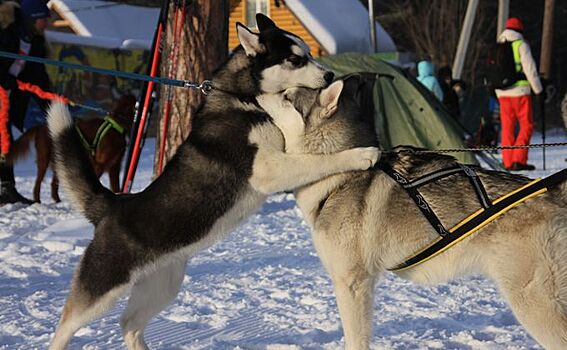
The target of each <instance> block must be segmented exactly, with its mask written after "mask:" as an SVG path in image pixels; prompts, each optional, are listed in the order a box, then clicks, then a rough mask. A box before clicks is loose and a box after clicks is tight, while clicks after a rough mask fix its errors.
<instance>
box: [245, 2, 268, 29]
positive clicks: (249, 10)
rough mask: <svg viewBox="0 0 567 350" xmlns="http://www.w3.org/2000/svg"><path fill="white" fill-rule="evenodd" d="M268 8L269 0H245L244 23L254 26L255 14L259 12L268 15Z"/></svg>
mask: <svg viewBox="0 0 567 350" xmlns="http://www.w3.org/2000/svg"><path fill="white" fill-rule="evenodd" d="M269 9H270V6H269V0H246V25H247V26H248V27H250V28H256V14H257V13H259V12H260V13H263V14H265V15H266V16H269V15H270V12H269Z"/></svg>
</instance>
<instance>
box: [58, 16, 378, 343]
mask: <svg viewBox="0 0 567 350" xmlns="http://www.w3.org/2000/svg"><path fill="white" fill-rule="evenodd" d="M257 23H258V27H259V29H260V33H259V34H256V33H253V32H251V31H250V30H249V29H248V28H246V27H244V26H242V25H240V24H238V25H237V31H238V36H239V39H240V43H241V46H240V47H239V48H237V49H236V50H235V52H234V53H233V55H232V56H231V57H230V58H229V60H228V61H227V62H226V64H224V65H223V66H222V67H221V68H220V69H219V70H218V71H217V73H216V74H215V75H214V77H213V79H212V82H213V84H214V90H213V93H212V94H211V95H210V96H208V97H207V99H206V101H205V103H204V104H203V105H202V106H201V107H200V109H199V110H198V112H197V113H196V115H195V116H194V119H193V128H192V132H191V135H190V136H189V137H188V139H187V140H186V141H185V142H184V143H183V144H182V145H181V146H180V147H179V149H178V151H177V153H176V155H175V156H174V157H173V159H171V161H170V162H169V163H168V164H167V166H166V167H165V169H164V171H163V173H162V175H161V176H160V177H158V178H157V179H156V180H155V181H154V182H153V183H151V184H150V185H149V186H148V187H147V188H146V189H145V190H143V191H142V192H140V193H137V194H130V195H115V194H114V193H112V192H111V191H109V190H108V189H106V188H105V187H103V186H102V185H101V184H100V183H99V181H98V179H97V177H96V175H95V174H94V172H92V170H91V167H90V166H88V165H89V158H88V155H87V154H86V153H85V152H84V148H83V147H82V146H81V141H80V138H79V136H78V134H77V132H76V131H75V128H74V127H73V123H72V120H71V117H70V115H69V112H68V111H67V109H66V108H65V107H64V106H62V105H60V104H56V105H53V106H52V107H51V109H50V111H49V120H48V122H49V130H50V133H51V136H52V139H53V143H54V149H55V166H56V169H57V173H58V174H59V176H60V179H61V182H62V184H63V186H64V188H65V190H66V192H67V194H68V195H69V197H70V199H71V201H72V203H73V204H74V206H75V207H76V208H78V209H79V210H80V211H81V212H82V213H83V214H84V215H85V217H86V218H87V219H88V220H89V221H90V222H91V223H93V225H94V226H95V231H94V238H93V240H92V241H91V242H90V244H89V245H88V247H87V248H86V251H85V253H84V255H83V257H82V259H81V262H80V264H79V266H78V267H77V270H76V272H75V275H74V277H73V281H72V284H71V290H70V292H69V296H68V297H67V301H66V303H65V306H64V308H63V312H62V315H61V319H60V321H59V325H58V327H57V330H56V332H55V335H54V338H53V340H52V343H51V346H50V349H64V348H66V347H67V345H68V343H69V341H70V339H71V337H72V336H73V334H74V333H75V332H76V331H77V330H78V329H79V328H80V327H82V326H83V325H85V324H86V323H87V322H89V321H91V320H93V319H94V318H95V317H97V316H99V315H101V314H102V313H104V312H105V311H106V310H108V309H109V308H110V307H111V306H112V305H113V304H114V303H115V302H116V300H117V299H118V298H119V297H121V296H122V295H125V294H127V293H129V300H128V305H127V307H126V310H125V311H124V313H123V315H122V318H121V327H122V331H123V334H124V341H125V343H126V345H127V347H128V349H147V345H146V344H145V342H144V339H143V332H144V328H145V327H146V325H147V323H148V321H149V320H150V319H151V318H152V317H153V316H154V315H156V314H157V313H159V312H160V311H161V310H162V309H163V308H164V307H165V306H167V305H168V304H169V303H170V302H171V301H172V300H173V298H174V297H175V296H176V295H177V293H178V291H179V287H180V285H181V282H182V280H183V276H184V272H185V265H186V262H187V258H188V257H189V256H191V255H192V254H194V253H195V252H198V251H200V250H202V249H204V248H206V247H208V246H210V245H211V244H213V243H214V242H215V241H217V240H219V239H220V238H222V237H223V236H224V235H226V234H227V233H228V232H229V231H230V230H231V229H233V228H234V227H235V226H236V225H237V224H238V223H239V222H241V221H242V220H243V219H245V218H246V217H247V216H249V215H250V214H251V213H252V212H253V211H255V210H257V209H258V208H259V207H260V206H261V205H262V203H263V202H264V201H265V199H266V197H267V196H268V195H269V194H271V193H274V192H279V191H284V190H292V189H294V188H295V187H297V186H300V185H305V184H308V183H310V182H313V181H316V180H318V179H321V178H323V177H325V176H328V175H331V174H336V173H340V172H344V171H349V170H354V169H367V168H369V167H371V166H372V165H373V164H374V163H375V162H376V161H377V158H378V150H377V149H376V148H370V147H365V148H357V149H350V150H344V151H342V152H338V153H336V154H332V155H299V154H287V153H285V152H284V139H283V136H282V134H281V132H280V131H279V129H278V128H277V127H276V126H275V125H274V124H273V123H272V122H271V119H270V117H269V116H268V114H267V113H266V112H265V111H264V110H262V109H261V108H260V106H259V105H258V103H257V101H256V96H258V95H261V94H265V93H276V92H278V91H282V90H285V89H287V88H290V87H294V86H305V87H310V88H321V87H324V86H327V85H328V84H329V83H330V81H332V78H333V74H332V73H330V72H328V71H327V70H326V69H324V68H323V67H321V66H320V65H318V64H316V63H315V61H314V60H313V59H312V57H311V56H310V54H309V48H308V47H307V46H306V45H305V43H304V42H303V41H302V40H301V39H299V38H298V37H297V36H295V35H293V34H290V33H288V32H285V31H283V30H281V29H279V28H278V27H276V25H275V24H274V23H273V22H272V21H271V20H270V19H269V18H267V17H265V16H262V15H258V16H257Z"/></svg>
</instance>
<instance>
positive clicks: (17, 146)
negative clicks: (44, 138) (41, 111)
mask: <svg viewBox="0 0 567 350" xmlns="http://www.w3.org/2000/svg"><path fill="white" fill-rule="evenodd" d="M40 128H41V125H38V126H34V127H33V128H30V129H28V130H26V132H24V133H23V134H22V135H21V136H20V137H18V139H17V140H16V141H14V143H13V144H12V145H11V146H10V153H8V161H9V162H10V163H16V162H17V161H19V160H21V159H25V158H27V156H28V154H29V153H30V145H31V143H32V142H33V141H34V140H35V136H36V134H37V132H38V131H39V129H40Z"/></svg>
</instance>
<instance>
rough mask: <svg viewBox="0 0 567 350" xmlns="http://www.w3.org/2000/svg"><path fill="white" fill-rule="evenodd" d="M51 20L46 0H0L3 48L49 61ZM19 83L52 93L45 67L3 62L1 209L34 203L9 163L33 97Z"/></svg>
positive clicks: (0, 66) (0, 43)
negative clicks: (18, 184) (15, 133)
mask: <svg viewBox="0 0 567 350" xmlns="http://www.w3.org/2000/svg"><path fill="white" fill-rule="evenodd" d="M49 16H50V12H49V9H48V8H47V5H46V1H45V0H23V1H22V2H21V4H18V3H16V2H14V1H3V0H0V48H1V49H2V50H3V51H8V52H12V53H18V54H22V55H30V56H36V57H46V56H47V45H46V43H45V36H44V31H45V28H46V27H47V24H48V18H49ZM17 80H20V81H22V82H27V83H31V84H34V85H37V86H39V87H40V88H41V89H43V90H47V91H48V90H50V82H49V77H48V75H47V72H46V70H45V65H43V64H41V63H35V62H25V61H23V60H13V59H8V58H0V89H2V91H0V206H2V205H4V204H8V203H24V204H31V203H33V202H32V201H31V200H29V199H27V198H25V197H23V196H22V195H21V194H20V193H18V191H17V190H16V185H15V179H14V167H13V166H12V164H10V163H9V162H7V161H6V158H7V156H8V153H9V149H10V143H11V142H12V134H11V131H12V130H11V128H12V126H13V127H16V128H17V129H19V130H20V131H23V126H24V117H25V114H26V110H27V108H28V104H29V99H30V97H31V95H30V94H29V93H28V92H25V91H21V90H19V89H18V83H17ZM7 100H8V102H7ZM36 102H37V103H38V104H39V106H40V107H41V108H42V109H46V107H47V103H48V102H47V101H44V100H40V99H37V100H36Z"/></svg>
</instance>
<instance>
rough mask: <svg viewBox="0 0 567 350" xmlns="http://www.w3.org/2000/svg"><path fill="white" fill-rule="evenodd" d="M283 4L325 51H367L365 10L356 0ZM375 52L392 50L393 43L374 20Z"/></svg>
mask: <svg viewBox="0 0 567 350" xmlns="http://www.w3.org/2000/svg"><path fill="white" fill-rule="evenodd" d="M285 4H286V6H287V7H288V8H289V9H290V10H291V11H292V12H293V13H294V14H295V15H296V16H297V18H298V19H299V20H300V21H301V22H302V23H303V24H304V25H305V26H306V27H307V29H308V30H309V31H310V32H311V34H312V35H313V36H314V37H315V38H316V39H317V41H319V43H320V44H321V45H322V46H323V48H324V49H325V51H327V52H328V53H329V54H331V55H333V54H337V53H344V52H362V53H370V52H371V51H372V47H371V45H370V26H369V24H368V10H366V8H365V7H364V6H363V5H362V4H361V3H360V1H359V0H335V1H329V0H286V1H285ZM376 37H377V42H378V52H394V51H396V45H395V44H394V41H393V40H392V38H391V37H390V35H389V34H388V33H386V31H385V30H384V28H382V26H381V25H380V24H379V23H378V22H376Z"/></svg>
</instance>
